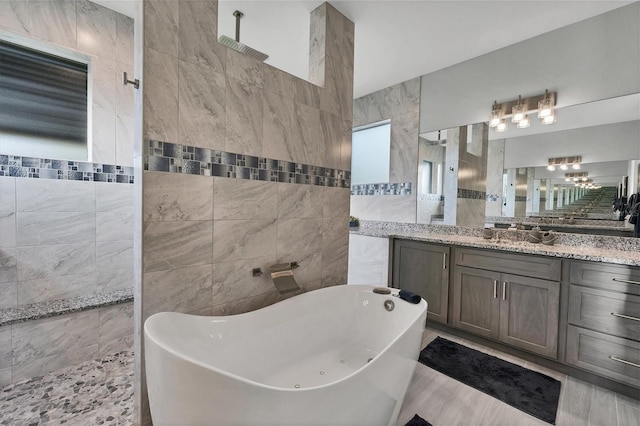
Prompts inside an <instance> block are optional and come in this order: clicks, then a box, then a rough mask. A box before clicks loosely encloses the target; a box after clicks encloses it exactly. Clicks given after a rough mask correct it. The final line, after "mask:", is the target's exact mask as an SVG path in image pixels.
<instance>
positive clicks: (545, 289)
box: [500, 274, 560, 358]
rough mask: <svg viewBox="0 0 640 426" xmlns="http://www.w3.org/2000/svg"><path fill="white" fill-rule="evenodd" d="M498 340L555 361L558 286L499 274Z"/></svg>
mask: <svg viewBox="0 0 640 426" xmlns="http://www.w3.org/2000/svg"><path fill="white" fill-rule="evenodd" d="M500 299H501V300H500V340H501V341H503V342H505V343H508V344H510V345H513V346H517V347H519V348H522V349H526V350H527V351H529V352H534V353H537V354H540V355H544V356H548V357H551V358H557V355H558V316H559V313H558V311H559V307H560V283H558V282H554V281H545V280H539V279H536V278H527V277H521V276H517V275H509V274H502V283H501V287H500Z"/></svg>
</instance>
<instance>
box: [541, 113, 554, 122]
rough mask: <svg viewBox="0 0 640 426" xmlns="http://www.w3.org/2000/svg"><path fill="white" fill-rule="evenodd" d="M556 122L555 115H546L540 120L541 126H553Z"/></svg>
mask: <svg viewBox="0 0 640 426" xmlns="http://www.w3.org/2000/svg"><path fill="white" fill-rule="evenodd" d="M555 122H556V116H555V114H551V115H546V116H544V117H543V118H542V124H553V123H555Z"/></svg>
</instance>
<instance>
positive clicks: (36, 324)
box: [0, 302, 133, 387]
mask: <svg viewBox="0 0 640 426" xmlns="http://www.w3.org/2000/svg"><path fill="white" fill-rule="evenodd" d="M132 346H133V303H132V302H129V303H123V304H120V305H114V306H105V307H101V308H97V309H92V310H89V311H83V312H76V313H72V314H65V315H61V316H57V317H51V318H44V319H40V320H36V321H28V322H24V323H18V324H13V325H7V326H3V327H0V387H2V386H6V385H8V384H10V383H16V382H19V381H21V380H25V379H28V378H31V377H35V376H40V375H42V374H46V373H48V372H50V371H53V370H56V369H58V368H64V367H68V366H71V365H74V364H77V363H80V362H85V361H88V360H91V359H95V358H98V357H101V356H104V355H106V354H110V353H116V352H120V351H124V350H131V348H132Z"/></svg>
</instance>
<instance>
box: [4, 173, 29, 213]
mask: <svg viewBox="0 0 640 426" xmlns="http://www.w3.org/2000/svg"><path fill="white" fill-rule="evenodd" d="M21 180H24V179H21ZM15 211H16V178H13V177H6V176H2V177H0V212H15Z"/></svg>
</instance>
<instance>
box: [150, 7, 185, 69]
mask: <svg viewBox="0 0 640 426" xmlns="http://www.w3.org/2000/svg"><path fill="white" fill-rule="evenodd" d="M180 3H182V2H178V1H172V0H150V1H145V2H143V4H142V6H143V7H142V10H143V13H144V19H143V24H144V44H145V47H146V48H151V49H154V50H157V51H158V52H162V53H166V54H168V55H171V56H173V57H174V58H177V57H178V16H179V10H178V9H179V4H180ZM145 50H146V49H145ZM146 65H147V62H146V59H145V68H146Z"/></svg>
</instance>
